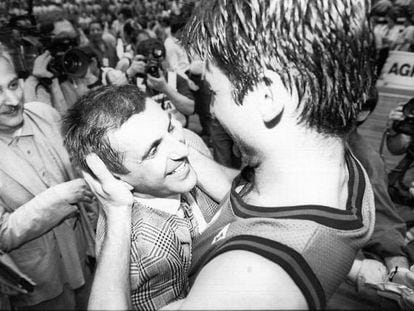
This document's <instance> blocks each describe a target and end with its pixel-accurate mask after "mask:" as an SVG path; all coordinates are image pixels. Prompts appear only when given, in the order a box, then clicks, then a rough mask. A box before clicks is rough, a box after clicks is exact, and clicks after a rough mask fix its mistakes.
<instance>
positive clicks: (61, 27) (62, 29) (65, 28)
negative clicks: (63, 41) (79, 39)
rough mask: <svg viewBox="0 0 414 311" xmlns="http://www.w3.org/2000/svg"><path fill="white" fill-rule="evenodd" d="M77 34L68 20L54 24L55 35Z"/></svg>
mask: <svg viewBox="0 0 414 311" xmlns="http://www.w3.org/2000/svg"><path fill="white" fill-rule="evenodd" d="M62 33H66V34H76V31H75V28H74V27H73V25H72V24H71V23H70V22H69V21H68V20H61V21H57V22H55V23H54V28H53V34H54V35H58V34H62Z"/></svg>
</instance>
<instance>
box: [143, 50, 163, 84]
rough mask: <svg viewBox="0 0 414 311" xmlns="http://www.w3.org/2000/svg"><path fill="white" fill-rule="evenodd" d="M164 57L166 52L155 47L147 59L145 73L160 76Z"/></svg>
mask: <svg viewBox="0 0 414 311" xmlns="http://www.w3.org/2000/svg"><path fill="white" fill-rule="evenodd" d="M163 58H164V53H163V51H162V50H161V49H157V48H154V49H153V50H152V52H151V54H150V57H148V58H147V60H146V61H145V63H146V66H145V73H146V74H149V75H151V76H153V77H156V78H159V77H160V73H159V69H160V68H161V62H162V60H163Z"/></svg>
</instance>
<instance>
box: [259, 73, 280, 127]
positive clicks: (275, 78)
mask: <svg viewBox="0 0 414 311" xmlns="http://www.w3.org/2000/svg"><path fill="white" fill-rule="evenodd" d="M258 91H259V96H260V101H261V102H260V105H257V106H258V109H259V113H260V115H261V117H262V120H263V122H264V123H265V124H266V126H268V127H269V126H273V125H272V124H274V123H275V122H276V121H277V122H278V121H279V120H280V117H281V116H282V114H283V110H284V109H285V104H286V98H285V96H284V94H281V92H283V91H286V90H285V88H284V86H283V83H282V81H281V79H280V77H279V75H278V74H277V73H275V72H274V71H271V70H265V72H264V78H263V82H261V83H260V86H259V90H258ZM281 95H282V96H281Z"/></svg>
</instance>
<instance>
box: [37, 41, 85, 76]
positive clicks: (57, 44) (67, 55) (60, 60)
mask: <svg viewBox="0 0 414 311" xmlns="http://www.w3.org/2000/svg"><path fill="white" fill-rule="evenodd" d="M40 41H41V42H42V45H43V50H48V51H49V52H50V55H51V56H52V60H51V61H50V62H49V65H48V68H47V69H48V70H49V71H50V72H52V73H53V74H54V76H57V77H60V76H69V77H75V78H80V77H83V76H84V75H85V74H86V71H87V70H88V65H89V58H88V56H87V55H86V54H85V53H84V52H83V51H82V50H81V49H79V48H77V46H78V39H77V38H74V37H69V36H62V37H43V38H41V40H40Z"/></svg>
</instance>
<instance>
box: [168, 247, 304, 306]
mask: <svg viewBox="0 0 414 311" xmlns="http://www.w3.org/2000/svg"><path fill="white" fill-rule="evenodd" d="M172 309H175V310H177V309H179V310H200V309H202V310H211V309H216V310H229V309H244V310H249V309H258V310H276V309H283V310H285V309H295V310H299V309H308V305H307V302H306V299H305V297H304V295H303V294H302V292H301V291H300V289H299V288H298V286H297V285H296V284H295V282H294V281H293V280H292V279H291V277H290V276H289V275H288V274H287V273H286V272H285V271H284V270H283V269H282V268H281V267H280V266H279V265H277V264H275V263H273V262H272V261H270V260H268V259H266V258H264V257H262V256H259V255H256V254H254V253H251V252H247V251H239V250H237V251H229V252H226V253H224V254H222V255H219V256H217V257H216V258H215V259H213V260H212V261H211V262H210V263H208V264H207V265H206V266H205V267H204V268H203V269H202V270H201V272H200V273H199V275H198V276H197V278H196V280H195V282H194V285H193V286H192V287H191V290H190V293H189V294H188V296H187V297H186V298H185V299H183V300H180V301H179V302H175V303H173V304H171V305H168V306H166V307H165V308H163V310H172Z"/></svg>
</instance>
